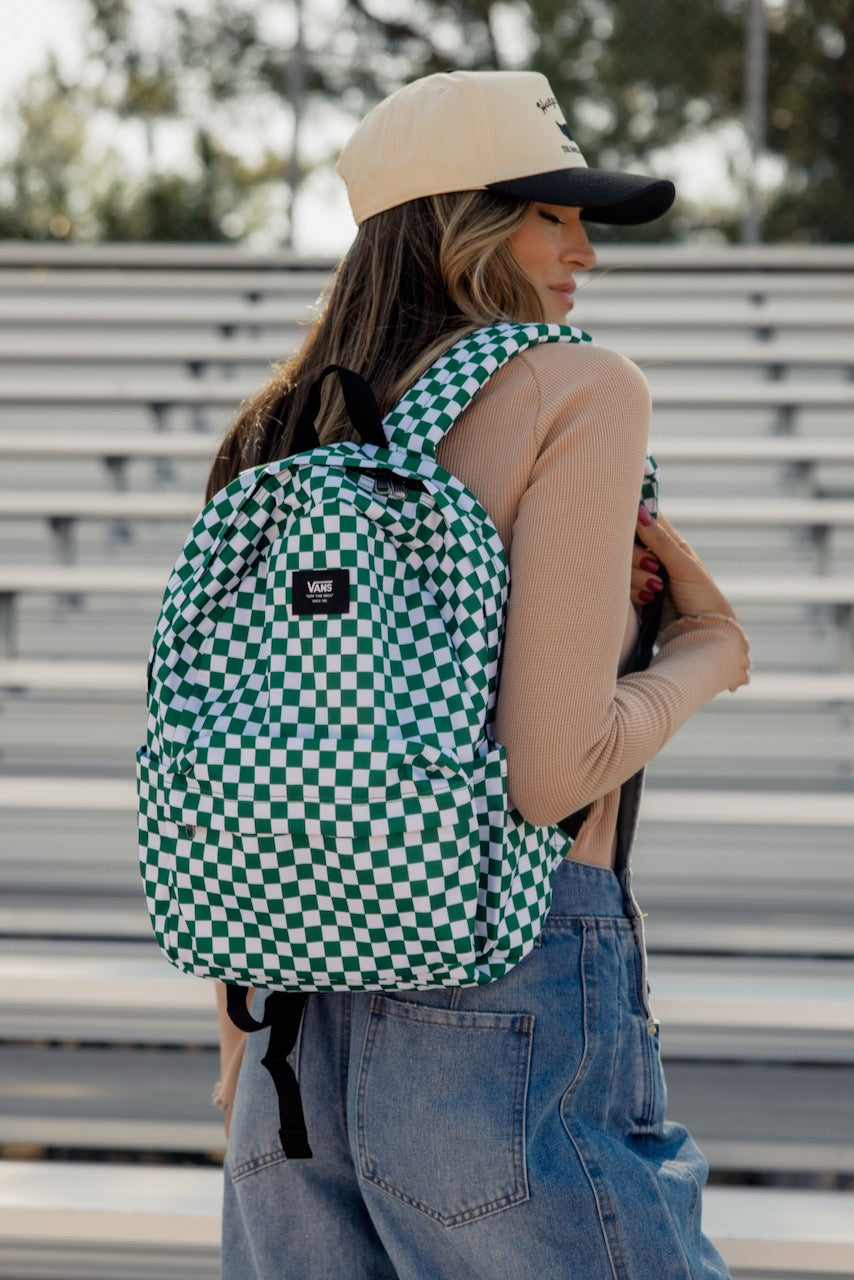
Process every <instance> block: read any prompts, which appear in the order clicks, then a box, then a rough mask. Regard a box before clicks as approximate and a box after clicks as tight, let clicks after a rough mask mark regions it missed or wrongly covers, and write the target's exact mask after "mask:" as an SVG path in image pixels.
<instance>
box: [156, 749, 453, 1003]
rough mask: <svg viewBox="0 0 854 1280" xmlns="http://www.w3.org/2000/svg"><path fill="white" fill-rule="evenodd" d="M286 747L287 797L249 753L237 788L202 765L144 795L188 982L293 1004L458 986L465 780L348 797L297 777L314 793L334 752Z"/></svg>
mask: <svg viewBox="0 0 854 1280" xmlns="http://www.w3.org/2000/svg"><path fill="white" fill-rule="evenodd" d="M298 747H299V750H300V754H299V755H298V756H297V747H293V748H291V750H292V751H293V753H294V755H295V756H297V758H298V759H300V760H301V761H302V762H304V764H305V768H304V769H302V770H301V771H300V772H299V774H298V777H297V780H296V781H295V782H294V783H289V782H287V781H285V782H282V783H272V782H270V781H269V779H270V775H271V772H272V771H271V769H270V765H269V763H268V761H267V760H266V759H265V758H264V756H263V755H262V754H261V752H257V753H256V757H255V760H256V763H255V764H254V765H253V763H252V757H251V752H250V751H248V750H247V751H246V752H245V753H244V755H243V759H242V763H241V774H242V777H241V778H239V779H238V780H232V779H231V778H229V777H226V776H218V777H217V776H211V775H212V772H213V771H212V769H211V768H210V766H209V765H208V764H207V762H206V761H203V762H201V768H200V769H199V770H198V772H196V771H193V772H189V773H187V774H185V775H182V776H176V775H175V774H171V775H170V777H169V779H168V781H167V780H164V783H163V786H162V788H161V789H159V794H160V796H161V803H162V808H161V817H162V819H163V820H164V821H163V831H164V833H166V832H170V833H172V834H173V836H174V842H175V871H174V880H173V884H174V895H175V899H176V903H177V908H178V913H179V925H178V929H179V933H180V934H181V946H182V949H183V950H185V951H186V950H192V952H193V956H194V959H193V968H194V970H195V971H196V972H199V971H201V972H204V973H206V974H208V975H210V976H216V977H222V978H225V979H227V980H230V981H239V982H249V983H250V984H252V985H256V986H273V987H283V988H285V989H293V988H301V989H307V990H313V989H316V990H348V989H364V988H366V987H367V988H373V989H377V988H381V987H390V986H401V985H403V986H409V987H418V986H425V985H432V984H433V983H435V982H443V981H444V982H447V981H450V980H451V979H452V978H453V977H457V979H459V973H458V971H459V970H460V968H461V966H462V967H464V966H466V965H468V966H471V965H472V964H473V963H474V959H475V953H474V943H473V931H474V917H475V913H476V906H477V870H478V867H477V858H476V856H475V855H476V851H477V841H476V835H477V815H476V813H475V810H474V806H473V803H472V797H471V793H470V790H469V788H468V785H467V780H466V778H465V777H464V776H463V775H462V774H460V773H457V774H456V775H455V776H454V775H450V776H449V775H448V774H444V775H443V774H439V773H438V771H437V775H436V776H426V777H425V776H415V770H414V769H412V770H411V775H412V776H410V777H408V778H407V777H404V778H403V780H401V777H400V773H401V771H400V770H394V771H390V772H389V773H385V774H384V773H383V772H382V771H381V770H379V769H377V770H375V771H374V772H373V773H369V772H368V771H367V770H364V769H363V770H362V771H361V774H360V779H362V778H363V779H365V780H366V782H367V784H368V785H363V786H361V787H352V786H351V787H348V786H346V785H344V784H343V783H342V784H340V785H334V786H329V785H323V784H322V782H318V781H314V780H312V781H311V782H309V784H308V785H305V784H301V783H300V782H299V778H301V777H304V776H305V774H306V773H307V772H308V768H309V766H311V767H312V768H314V769H315V774H316V776H317V777H318V778H320V779H323V778H324V776H325V775H324V773H323V772H322V770H325V769H326V765H325V760H326V758H327V757H329V758H330V759H335V758H340V748H339V749H338V750H337V755H334V754H333V751H334V750H335V745H334V744H333V745H332V746H330V745H328V744H317V743H311V742H306V743H305V744H298ZM356 750H357V749H354V755H355V754H356ZM399 754H402V752H399ZM380 758H382V757H380ZM318 762H319V763H318ZM221 772H222V774H224V773H225V770H222V771H221ZM283 773H284V770H281V771H280V774H279V776H281V775H282V774H283ZM253 774H254V775H255V776H256V777H257V778H258V779H259V782H260V785H256V784H255V783H253V781H252V779H253ZM265 779H266V792H265V791H262V786H263V785H264V780H265ZM386 780H388V781H386ZM259 792H260V794H259ZM467 848H468V849H470V850H471V851H472V856H470V857H469V858H468V860H467V859H466V858H465V856H464V852H465V850H466V849H467Z"/></svg>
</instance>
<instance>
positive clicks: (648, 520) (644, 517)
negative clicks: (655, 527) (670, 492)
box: [638, 503, 652, 528]
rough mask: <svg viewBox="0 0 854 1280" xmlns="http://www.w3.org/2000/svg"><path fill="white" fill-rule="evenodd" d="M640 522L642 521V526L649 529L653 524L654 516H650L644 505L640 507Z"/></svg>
mask: <svg viewBox="0 0 854 1280" xmlns="http://www.w3.org/2000/svg"><path fill="white" fill-rule="evenodd" d="M638 520H640V522H641V524H643V525H646V526H647V528H649V526H650V525H651V524H652V516H651V515H650V514H649V512H648V511H647V509H646V507H645V506H644V505H643V503H641V505H640V506H639V507H638Z"/></svg>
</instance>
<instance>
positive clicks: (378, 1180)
mask: <svg viewBox="0 0 854 1280" xmlns="http://www.w3.org/2000/svg"><path fill="white" fill-rule="evenodd" d="M339 169H340V172H341V173H342V175H343V177H344V178H345V180H346V182H347V185H348V192H349V196H350V201H351V205H352V208H353V212H354V215H355V217H356V221H357V223H358V224H359V231H358V234H357V236H356V239H355V241H354V244H353V246H352V247H351V249H350V251H349V252H348V254H347V255H346V256H345V258H344V260H343V262H342V263H341V265H340V267H339V269H338V272H337V274H336V276H335V279H334V281H333V284H332V286H331V290H330V294H329V298H328V301H327V304H326V307H325V310H324V311H323V313H322V314H321V315H320V316H319V318H318V319H317V320H316V321H315V322H314V324H313V326H312V328H311V329H310V331H309V333H308V335H307V338H306V341H305V343H304V344H303V347H302V349H301V351H300V352H299V354H298V355H297V356H295V357H294V358H293V359H292V360H291V361H290V362H289V363H288V364H286V365H285V366H284V367H283V369H282V370H281V371H280V372H279V373H277V375H276V376H275V377H274V378H273V380H272V381H271V383H270V384H269V385H268V386H267V387H266V388H265V389H264V390H263V391H262V392H261V393H260V394H259V395H258V396H257V397H256V398H255V399H254V400H253V401H252V402H251V403H250V404H249V405H248V406H247V407H246V408H245V409H244V411H243V412H242V413H241V415H240V417H239V418H238V420H237V422H236V423H235V424H234V426H233V427H232V429H231V431H230V433H229V435H228V436H227V438H226V441H225V443H224V446H223V449H222V451H221V454H220V456H219V458H218V459H217V462H216V464H215V465H214V468H213V470H212V473H211V477H210V482H209V496H210V495H211V494H213V493H214V492H215V491H216V490H217V489H219V488H220V487H221V486H222V485H223V484H225V483H227V482H228V481H229V480H230V479H232V478H233V477H234V476H235V475H236V474H237V472H238V471H239V470H240V469H242V468H243V467H247V466H252V465H256V464H258V463H261V462H264V461H266V460H269V459H272V458H276V457H281V456H284V455H286V454H287V452H288V443H289V437H290V433H291V431H292V428H293V424H294V420H295V417H296V413H297V411H298V409H299V407H300V403H301V395H302V394H304V389H305V388H306V387H307V386H308V385H310V383H311V382H312V381H313V380H314V378H315V377H316V376H317V374H318V373H319V372H320V370H321V369H322V368H323V367H324V366H325V365H327V364H329V363H332V362H335V363H339V364H343V365H346V366H349V367H351V368H355V369H356V370H358V371H359V372H360V373H362V374H363V376H365V377H366V378H367V379H368V380H369V382H370V383H371V384H372V386H373V388H374V390H375V392H376V394H377V398H378V400H379V403H380V406H381V408H382V409H383V411H384V412H386V411H388V410H389V409H390V408H391V407H392V406H393V405H394V404H395V402H396V401H397V399H398V398H399V397H400V395H401V394H402V393H403V391H404V390H405V389H406V388H407V387H409V386H410V385H411V384H412V383H413V382H414V381H415V380H416V378H417V377H418V376H419V375H420V374H421V373H422V372H423V371H424V369H426V368H427V367H428V366H429V365H430V364H431V363H432V362H433V360H434V359H435V358H436V357H437V356H438V355H439V354H440V353H441V352H442V351H443V350H444V349H445V348H446V347H447V346H449V345H450V344H451V342H453V341H454V340H455V339H456V338H458V337H459V336H460V335H462V334H464V333H467V332H469V331H470V330H472V329H474V328H477V327H478V326H481V325H487V324H490V323H493V322H494V321H496V320H499V319H502V320H518V321H553V322H563V321H564V320H565V317H566V315H567V313H568V312H569V311H570V310H571V309H572V304H573V291H574V289H575V272H576V271H577V270H589V269H590V268H591V267H592V266H593V264H594V262H595V255H594V253H593V250H592V248H591V246H590V243H589V241H588V239H587V234H586V230H585V222H586V221H597V220H598V221H602V222H612V223H614V222H624V223H630V222H643V221H648V220H650V219H652V218H654V217H657V216H659V214H661V213H663V212H664V211H665V210H666V209H667V208H668V207H669V205H670V203H671V201H672V199H673V188H672V186H671V184H670V183H666V182H661V181H654V180H651V179H648V178H642V177H639V176H637V175H631V174H622V173H610V172H607V171H600V170H590V169H588V168H587V167H586V166H585V163H584V160H583V158H582V157H581V155H580V152H579V151H578V148H577V147H576V145H575V143H574V142H573V140H572V138H571V136H570V133H569V130H568V128H567V126H566V124H565V122H564V121H563V118H562V116H561V113H560V109H559V107H558V105H557V102H556V99H555V97H554V94H553V93H552V92H551V89H550V87H549V85H548V82H547V81H546V80H545V79H544V78H543V77H542V76H539V75H537V74H534V73H527V72H520V73H515V72H513V73H510V72H508V73H504V72H492V73H467V72H455V73H452V74H449V75H440V76H430V77H427V78H426V79H424V80H421V81H417V82H415V84H412V85H409V86H407V87H406V88H405V89H403V90H401V91H400V92H399V93H397V94H395V95H392V97H391V98H390V99H387V100H386V101H385V102H384V103H382V104H380V106H379V107H378V108H376V109H375V110H374V111H373V112H372V113H371V114H370V115H369V116H368V117H366V119H365V120H364V121H363V122H362V124H361V125H360V126H359V128H358V129H357V131H356V133H355V135H354V137H353V139H352V140H351V141H350V143H348V145H347V147H346V148H345V150H344V153H343V155H342V157H341V161H340V165H339ZM648 420H649V394H648V389H647V386H646V383H645V381H644V379H643V377H642V376H641V374H640V372H639V371H638V369H637V368H635V366H633V365H632V364H630V363H629V362H628V361H626V360H624V359H623V358H622V357H620V356H619V355H616V354H615V353H614V352H611V351H608V350H605V349H600V348H597V347H595V346H590V345H589V344H586V343H585V344H579V345H565V344H554V345H543V346H539V347H534V348H531V349H530V350H529V351H527V352H525V353H523V354H521V355H518V356H516V357H515V358H514V359H512V360H511V361H510V362H509V364H507V365H506V366H505V367H504V368H503V369H502V370H501V371H500V372H499V373H497V374H496V375H495V376H494V377H493V378H492V379H491V380H490V382H489V383H488V384H487V386H486V388H485V389H484V390H483V391H482V392H480V393H479V394H478V396H477V397H476V399H475V400H474V402H473V404H472V405H471V406H470V408H468V409H467V410H466V411H465V413H464V414H463V416H462V417H461V419H460V421H459V422H458V424H457V425H456V427H455V428H454V429H453V431H452V432H451V433H450V435H449V436H448V437H446V439H445V440H444V441H443V443H442V445H441V446H440V450H439V460H440V462H441V464H442V465H443V466H444V467H445V468H446V469H447V470H449V471H450V472H452V473H453V474H454V475H456V476H458V477H459V478H460V479H461V480H462V481H463V482H464V483H465V484H466V485H467V486H468V487H469V488H470V489H471V491H472V492H473V493H474V494H475V496H476V497H477V498H478V499H479V501H480V502H481V504H482V505H483V506H484V507H485V509H486V510H487V512H488V513H489V515H490V516H491V518H492V520H493V521H494V523H495V525H496V527H497V530H498V532H499V534H500V536H501V539H502V541H503V543H504V546H505V548H506V550H507V552H508V555H509V560H510V568H511V580H512V591H511V598H510V604H509V608H508V614H507V624H506V636H505V644H504V651H503V660H502V672H501V686H500V691H499V698H498V707H497V715H496V723H495V732H496V738H497V740H498V741H500V742H503V743H504V744H505V746H506V749H507V759H508V777H509V789H510V796H511V800H512V802H513V804H514V805H515V806H516V807H517V808H518V809H519V810H520V811H521V813H522V815H523V816H524V817H525V818H527V819H528V820H529V821H531V822H534V823H536V824H552V823H557V822H560V821H561V820H563V819H566V817H567V815H572V814H575V813H577V811H579V810H584V809H585V807H587V806H589V809H588V810H587V813H586V817H585V819H584V821H583V824H582V825H581V829H580V832H579V834H578V837H577V839H576V840H575V842H574V844H573V845H572V848H571V852H570V854H569V856H568V857H567V859H566V860H565V862H564V863H563V864H562V865H561V866H560V868H559V869H558V871H557V873H556V874H555V877H554V886H553V900H552V907H551V911H550V913H549V916H548V918H547V920H546V924H545V927H544V930H543V934H542V937H541V939H540V942H539V943H538V945H537V946H536V947H535V949H534V951H533V952H532V953H531V954H530V955H529V956H528V957H527V958H526V959H525V960H523V961H522V962H521V963H520V964H519V965H518V966H517V967H516V968H515V969H514V970H512V971H511V972H510V973H509V974H508V975H507V976H506V977H504V978H502V979H501V980H500V981H499V982H497V983H493V984H490V985H487V986H484V987H478V988H463V989H444V988H443V989H437V990H432V991H428V992H418V993H413V992H395V993H387V994H383V995H379V994H371V993H366V994H358V995H352V996H350V995H337V994H335V995H326V996H312V997H311V999H310V1000H309V1001H308V1004H307V1006H306V1013H305V1017H304V1022H303V1029H302V1033H301V1038H300V1043H299V1045H298V1047H297V1053H296V1058H297V1069H298V1074H299V1077H300V1086H301V1091H302V1096H303V1102H304V1106H305V1110H306V1117H307V1121H308V1125H309V1130H310V1132H311V1133H312V1146H313V1148H314V1151H315V1156H314V1159H313V1160H311V1161H304V1160H297V1161H287V1160H286V1159H285V1157H284V1155H283V1153H282V1151H281V1150H280V1149H279V1144H278V1138H277V1136H276V1133H277V1127H278V1123H277V1109H276V1099H275V1093H274V1091H273V1089H272V1086H271V1083H270V1081H269V1078H268V1077H267V1075H266V1073H265V1072H264V1071H263V1070H262V1069H261V1065H260V1058H261V1056H262V1054H263V1051H264V1044H263V1043H251V1044H250V1045H248V1046H247V1047H246V1049H245V1052H244V1046H243V1039H244V1038H243V1037H242V1035H241V1033H239V1032H237V1031H236V1030H235V1029H234V1028H232V1027H230V1025H229V1024H228V1022H227V1020H225V1019H224V1018H223V1019H222V1026H223V1079H222V1082H221V1085H220V1086H219V1089H218V1097H219V1101H220V1103H221V1105H223V1106H224V1107H225V1108H226V1109H227V1112H228V1115H229V1117H232V1116H233V1119H232V1121H231V1126H230V1140H229V1150H228V1157H227V1165H226V1191H225V1209H224V1217H223V1275H224V1277H225V1278H226V1280H252V1278H257V1280H274V1278H275V1280H278V1278H279V1277H281V1278H284V1277H288V1280H309V1278H311V1280H314V1278H316V1280H321V1278H322V1280H327V1278H328V1277H331V1276H336V1277H337V1276H342V1277H347V1280H362V1278H364V1280H369V1278H370V1280H393V1278H397V1280H481V1277H483V1278H485V1277H490V1280H523V1277H524V1278H525V1280H527V1278H528V1277H530V1276H532V1275H536V1276H538V1277H540V1280H551V1278H552V1277H554V1278H555V1280H556V1278H557V1277H561V1278H564V1277H573V1280H689V1278H691V1280H700V1278H702V1280H709V1278H711V1277H722V1276H726V1274H727V1272H726V1268H725V1265H724V1263H723V1262H722V1260H721V1259H720V1257H719V1255H718V1254H717V1252H716V1251H715V1250H714V1248H713V1247H712V1245H711V1244H710V1243H709V1241H708V1240H707V1239H706V1238H705V1237H704V1236H703V1234H702V1231H701V1228H700V1208H699V1202H700V1193H701V1187H702V1184H703V1182H704V1180H705V1176H706V1166H705V1162H704V1160H703V1157H702V1156H701V1154H700V1153H699V1151H698V1150H697V1148H696V1146H695V1145H694V1143H693V1142H692V1140H691V1138H690V1136H689V1135H688V1134H687V1133H686V1132H685V1130H684V1129H682V1128H680V1127H679V1126H677V1125H673V1124H670V1123H668V1122H666V1121H665V1119H664V1083H663V1079H662V1075H661V1067H660V1062H659V1057H658V1027H657V1023H656V1021H655V1019H654V1017H653V1015H652V1012H651V1010H650V1007H649V1004H648V999H647V988H646V959H645V953H644V945H643V931H642V925H641V923H640V917H639V913H638V910H637V906H636V903H635V901H634V898H633V897H632V894H631V890H630V882H629V869H628V858H629V850H630V845H631V840H632V835H633V828H634V821H635V816H636V809H637V802H638V799H639V791H640V777H641V771H642V769H643V767H644V765H645V764H646V763H647V762H648V761H649V760H650V759H652V758H653V756H654V755H655V754H656V753H657V752H658V751H659V750H660V749H661V747H662V746H663V745H664V744H665V743H666V742H667V741H668V739H669V738H670V737H671V736H672V735H673V733H674V732H675V731H676V730H677V729H678V728H679V727H680V725H682V724H683V723H684V722H685V720H686V719H687V718H688V717H689V716H690V715H691V714H693V712H695V711H696V710H697V709H698V708H699V707H701V706H702V705H703V704H704V703H705V702H707V701H708V700H709V699H710V698H712V697H714V696H715V695H716V694H717V693H719V692H720V691H721V690H723V689H725V688H729V689H735V688H737V687H738V686H739V685H741V684H743V683H745V681H746V679H747V674H746V673H747V668H748V650H747V642H746V640H745V637H744V635H743V633H742V631H741V629H740V627H739V626H738V623H737V622H736V620H735V616H734V613H733V610H732V608H731V606H730V605H729V603H728V601H727V600H726V598H725V597H724V596H723V594H722V593H721V592H720V590H719V589H718V588H717V586H716V585H715V583H714V582H713V580H712V578H711V577H710V575H709V573H708V572H707V571H706V570H705V568H704V567H703V566H702V564H701V563H700V562H699V561H698V560H697V558H696V556H695V555H694V553H693V552H692V551H691V549H690V548H689V547H688V546H687V544H686V543H685V542H683V541H682V540H681V539H680V537H679V536H678V534H677V533H676V531H675V530H674V529H673V528H672V526H671V525H670V524H669V523H668V522H667V520H666V519H665V518H664V517H661V518H660V519H659V521H658V522H657V523H654V522H652V521H651V520H650V518H649V516H648V515H647V514H646V511H645V509H644V508H643V507H641V508H640V509H639V507H638V497H639V493H640V487H641V480H642V477H643V473H644V464H645V456H646V441H647V428H648ZM323 421H324V422H325V423H327V424H328V425H327V427H326V433H325V435H324V437H323V438H324V439H325V440H329V439H332V438H335V437H336V436H338V435H340V434H341V433H343V432H346V430H347V428H346V425H345V424H346V418H345V415H344V413H343V409H342V406H341V404H340V403H339V402H338V401H337V400H336V399H335V398H334V397H333V393H332V392H331V391H330V393H329V399H328V405H327V409H326V412H325V414H324V416H323ZM636 535H637V536H638V539H639V541H640V543H641V544H642V545H635V536H636ZM662 566H663V568H664V570H666V574H664V573H662V572H661V567H662ZM665 583H666V584H667V585H666V586H665ZM662 594H664V595H665V609H664V614H665V626H664V628H663V630H662V631H661V633H660V635H659V640H658V650H657V653H656V655H655V656H654V657H653V658H652V661H651V662H650V663H649V666H648V668H647V669H646V670H637V669H635V668H636V667H637V665H638V656H637V649H638V644H637V641H638V629H639V622H638V619H639V615H642V613H643V610H644V608H645V606H646V605H647V604H649V602H650V601H651V600H652V599H653V598H654V597H655V596H660V595H662ZM576 825H577V824H576ZM252 1040H253V1042H262V1041H263V1040H264V1036H262V1035H261V1036H259V1035H256V1036H254V1037H252ZM241 1059H243V1061H242V1067H241ZM238 1069H239V1082H238V1080H237V1077H238ZM235 1088H236V1093H235Z"/></svg>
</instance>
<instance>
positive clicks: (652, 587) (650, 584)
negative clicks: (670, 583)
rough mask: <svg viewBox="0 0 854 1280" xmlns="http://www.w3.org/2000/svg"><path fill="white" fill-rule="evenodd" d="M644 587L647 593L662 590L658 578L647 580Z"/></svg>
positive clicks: (662, 585) (661, 584)
mask: <svg viewBox="0 0 854 1280" xmlns="http://www.w3.org/2000/svg"><path fill="white" fill-rule="evenodd" d="M646 585H647V589H648V590H649V591H663V590H664V583H663V582H662V581H661V580H660V579H659V578H647V580H646Z"/></svg>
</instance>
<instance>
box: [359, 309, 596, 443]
mask: <svg viewBox="0 0 854 1280" xmlns="http://www.w3.org/2000/svg"><path fill="white" fill-rule="evenodd" d="M591 341H592V339H591V338H590V337H589V336H588V335H587V334H586V333H584V332H583V331H582V330H581V329H575V328H573V327H571V326H569V325H562V324H510V323H504V324H491V325H487V326H486V327H485V328H483V329H476V330H475V331H474V333H470V334H467V335H466V337H464V338H460V340H459V341H458V342H455V343H454V344H453V346H451V347H449V348H448V350H447V351H445V352H444V353H443V354H442V355H441V356H440V357H439V359H438V360H437V361H436V362H435V364H432V365H431V366H430V368H429V369H428V370H427V372H426V373H423V374H422V375H421V377H420V378H419V379H418V381H417V382H416V383H415V385H414V386H413V387H411V388H410V390H409V391H407V393H406V395H405V396H404V397H403V399H402V400H401V401H400V402H399V403H398V404H397V405H396V406H395V408H394V409H392V411H391V413H389V414H387V415H386V417H385V419H384V421H383V426H384V427H385V431H386V434H387V436H388V438H389V441H390V442H391V444H392V446H394V447H396V448H398V449H405V450H407V451H408V452H410V453H418V454H424V455H426V456H427V457H429V458H433V457H435V455H436V449H437V447H438V445H439V442H440V441H441V440H442V438H443V437H444V436H445V435H447V433H448V432H449V431H450V429H451V427H452V426H453V425H454V423H455V422H456V420H457V418H458V417H459V416H460V414H461V413H462V412H463V410H464V409H466V408H468V406H469V404H470V403H471V401H472V400H473V399H474V397H475V395H476V394H477V392H478V391H479V390H480V388H481V387H482V386H483V385H484V384H485V383H486V382H487V381H488V380H489V378H491V377H492V375H493V374H494V373H496V372H497V371H498V370H499V369H500V368H501V367H502V366H503V365H505V364H506V363H507V361H508V360H510V359H512V357H513V356H515V355H518V353H519V352H520V351H525V350H527V348H528V347H534V346H537V345H539V343H541V342H572V343H578V342H591Z"/></svg>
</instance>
